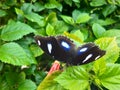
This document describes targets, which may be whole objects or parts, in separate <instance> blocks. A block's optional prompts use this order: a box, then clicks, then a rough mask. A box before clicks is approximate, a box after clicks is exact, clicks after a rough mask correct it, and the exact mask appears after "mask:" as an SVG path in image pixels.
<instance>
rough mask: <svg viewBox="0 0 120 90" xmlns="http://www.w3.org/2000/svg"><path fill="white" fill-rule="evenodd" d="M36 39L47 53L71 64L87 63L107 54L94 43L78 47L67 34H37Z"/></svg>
mask: <svg viewBox="0 0 120 90" xmlns="http://www.w3.org/2000/svg"><path fill="white" fill-rule="evenodd" d="M35 40H36V43H37V44H38V45H39V47H40V48H41V49H42V50H43V51H44V52H45V53H47V54H48V55H50V56H51V57H53V58H54V59H57V60H59V61H62V62H65V63H67V64H70V65H81V64H86V63H89V62H92V61H94V60H96V59H98V58H100V57H102V56H103V55H104V54H105V51H104V50H101V49H100V48H99V47H98V46H96V45H95V44H94V43H87V44H85V45H82V46H80V47H76V45H75V44H74V43H73V41H71V40H70V39H68V38H67V37H65V36H56V37H54V36H50V37H42V36H35Z"/></svg>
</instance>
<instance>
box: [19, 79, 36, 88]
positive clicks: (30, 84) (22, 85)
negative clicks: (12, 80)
mask: <svg viewBox="0 0 120 90" xmlns="http://www.w3.org/2000/svg"><path fill="white" fill-rule="evenodd" d="M18 90H36V85H35V83H34V82H33V81H31V80H24V81H23V82H21V83H20V84H19V87H18Z"/></svg>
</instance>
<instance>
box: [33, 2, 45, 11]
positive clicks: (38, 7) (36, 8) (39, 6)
mask: <svg viewBox="0 0 120 90" xmlns="http://www.w3.org/2000/svg"><path fill="white" fill-rule="evenodd" d="M33 9H34V11H37V12H39V11H42V10H44V9H45V7H44V5H42V4H41V3H39V2H36V3H35V4H34V6H33Z"/></svg>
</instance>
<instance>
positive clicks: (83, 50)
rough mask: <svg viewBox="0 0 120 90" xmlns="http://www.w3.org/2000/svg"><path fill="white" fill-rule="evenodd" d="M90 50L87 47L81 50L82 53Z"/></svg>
mask: <svg viewBox="0 0 120 90" xmlns="http://www.w3.org/2000/svg"><path fill="white" fill-rule="evenodd" d="M87 49H88V48H87V47H84V48H82V49H80V52H85V51H86V50H87Z"/></svg>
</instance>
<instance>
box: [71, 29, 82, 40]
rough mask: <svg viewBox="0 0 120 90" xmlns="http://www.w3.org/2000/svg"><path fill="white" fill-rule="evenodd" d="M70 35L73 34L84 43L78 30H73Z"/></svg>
mask: <svg viewBox="0 0 120 90" xmlns="http://www.w3.org/2000/svg"><path fill="white" fill-rule="evenodd" d="M72 34H74V35H75V36H77V37H78V38H80V40H81V42H83V41H84V36H83V33H82V32H81V31H80V30H75V31H74V32H73V33H72Z"/></svg>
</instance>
